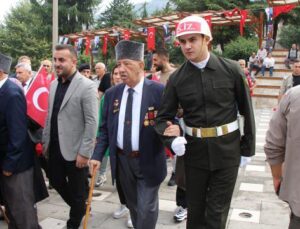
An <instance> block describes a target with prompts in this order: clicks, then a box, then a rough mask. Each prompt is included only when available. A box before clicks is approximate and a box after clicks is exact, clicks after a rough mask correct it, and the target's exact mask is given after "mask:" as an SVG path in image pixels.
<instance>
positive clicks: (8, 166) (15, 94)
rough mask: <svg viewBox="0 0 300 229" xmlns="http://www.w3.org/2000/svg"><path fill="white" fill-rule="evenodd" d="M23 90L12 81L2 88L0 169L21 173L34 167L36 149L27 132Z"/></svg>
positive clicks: (0, 93) (0, 102) (0, 99)
mask: <svg viewBox="0 0 300 229" xmlns="http://www.w3.org/2000/svg"><path fill="white" fill-rule="evenodd" d="M26 109H27V106H26V100H25V96H24V92H23V91H22V89H21V88H20V87H19V86H18V85H16V84H15V83H13V82H12V81H10V80H7V81H6V82H5V83H4V84H3V86H2V87H1V88H0V168H1V171H2V170H5V171H9V172H12V173H20V172H23V171H25V170H27V169H29V168H30V167H31V166H32V165H33V155H34V148H33V144H32V142H31V141H30V139H29V136H28V132H27V115H26V112H27V110H26Z"/></svg>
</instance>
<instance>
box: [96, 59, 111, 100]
mask: <svg viewBox="0 0 300 229" xmlns="http://www.w3.org/2000/svg"><path fill="white" fill-rule="evenodd" d="M95 70H96V78H94V79H93V81H94V82H95V83H96V84H97V87H98V92H99V95H100V98H101V96H102V95H103V94H104V93H105V91H106V90H107V89H108V88H110V87H111V79H110V73H109V72H106V67H105V64H104V63H102V62H99V63H97V64H96V65H95Z"/></svg>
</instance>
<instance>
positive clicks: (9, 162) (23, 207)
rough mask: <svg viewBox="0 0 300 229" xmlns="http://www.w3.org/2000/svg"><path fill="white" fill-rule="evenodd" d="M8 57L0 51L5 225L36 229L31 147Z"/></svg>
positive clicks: (0, 188)
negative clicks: (11, 77)
mask: <svg viewBox="0 0 300 229" xmlns="http://www.w3.org/2000/svg"><path fill="white" fill-rule="evenodd" d="M10 65H11V58H9V57H7V56H5V55H3V54H0V192H1V196H2V198H3V201H4V205H5V209H6V213H7V216H8V218H9V225H8V228H11V229H38V228H39V225H38V218H37V211H36V208H35V206H34V204H35V196H34V189H33V188H34V181H33V180H34V179H33V177H34V171H33V163H34V159H33V156H34V147H33V144H32V142H31V141H30V140H29V136H28V132H27V116H26V113H27V106H26V100H25V96H24V93H23V91H22V89H21V88H20V87H19V86H18V85H17V84H15V83H14V82H12V81H10V80H8V75H7V74H8V73H9V69H10Z"/></svg>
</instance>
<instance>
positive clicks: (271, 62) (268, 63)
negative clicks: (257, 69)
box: [261, 52, 275, 76]
mask: <svg viewBox="0 0 300 229" xmlns="http://www.w3.org/2000/svg"><path fill="white" fill-rule="evenodd" d="M274 66H275V59H274V58H273V57H272V53H271V52H269V53H268V56H267V57H266V58H265V59H264V62H263V65H262V67H261V74H262V76H265V71H266V69H267V70H269V72H270V76H273V70H274Z"/></svg>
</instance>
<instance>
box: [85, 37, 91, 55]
mask: <svg viewBox="0 0 300 229" xmlns="http://www.w3.org/2000/svg"><path fill="white" fill-rule="evenodd" d="M90 49H91V39H90V38H89V37H86V38H85V55H86V56H88V55H89V53H90Z"/></svg>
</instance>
